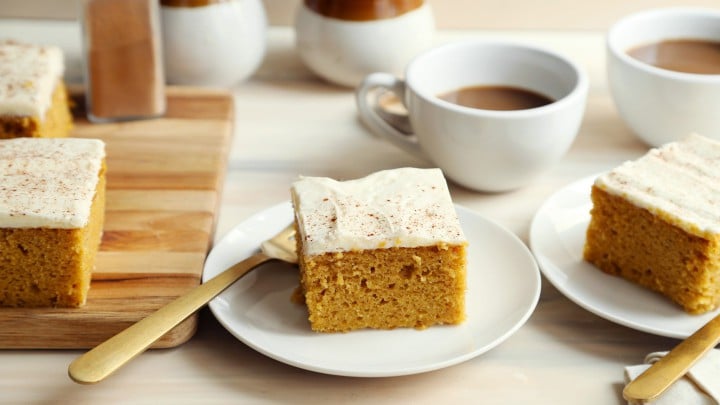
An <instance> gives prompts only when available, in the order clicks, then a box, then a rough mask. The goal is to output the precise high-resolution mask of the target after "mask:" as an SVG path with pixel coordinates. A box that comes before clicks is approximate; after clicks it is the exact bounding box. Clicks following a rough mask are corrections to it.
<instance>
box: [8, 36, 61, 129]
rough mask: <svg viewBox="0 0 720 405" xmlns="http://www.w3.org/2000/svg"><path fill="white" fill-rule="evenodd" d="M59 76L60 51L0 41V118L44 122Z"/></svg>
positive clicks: (48, 47)
mask: <svg viewBox="0 0 720 405" xmlns="http://www.w3.org/2000/svg"><path fill="white" fill-rule="evenodd" d="M63 73H64V61H63V54H62V51H61V50H60V48H58V47H56V46H39V45H29V44H22V43H18V42H14V41H0V115H19V116H35V117H39V118H40V119H44V117H45V112H46V111H47V110H48V108H50V104H51V103H52V94H53V91H54V89H55V85H56V83H57V81H58V80H59V79H60V78H61V77H62V75H63Z"/></svg>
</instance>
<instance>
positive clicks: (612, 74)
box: [607, 8, 720, 146]
mask: <svg viewBox="0 0 720 405" xmlns="http://www.w3.org/2000/svg"><path fill="white" fill-rule="evenodd" d="M666 39H710V40H714V41H720V10H711V9H703V8H665V9H655V10H650V11H644V12H639V13H636V14H632V15H629V16H627V17H625V18H623V19H621V20H619V21H618V22H617V23H615V24H614V25H613V26H612V27H611V28H610V30H609V31H608V35H607V71H608V83H609V86H610V91H611V93H612V97H613V100H614V101H615V105H616V106H617V109H618V111H619V113H620V116H621V117H622V118H623V120H624V121H625V122H626V123H627V124H628V126H629V127H630V128H631V129H632V130H633V131H634V132H635V133H636V134H637V135H638V136H639V137H640V138H641V139H642V140H643V141H645V142H646V143H647V144H649V145H652V146H659V145H662V144H664V143H667V142H671V141H675V140H678V139H680V138H683V137H685V136H686V135H688V134H689V133H691V132H696V133H699V134H702V135H704V136H708V137H714V138H718V139H720V75H702V74H693V73H683V72H675V71H671V70H666V69H661V68H657V67H655V66H652V65H649V64H647V63H644V62H641V61H639V60H636V59H634V58H632V57H631V56H629V55H628V54H627V51H628V50H629V49H632V48H634V47H636V46H640V45H646V44H651V43H654V42H659V41H662V40H666Z"/></svg>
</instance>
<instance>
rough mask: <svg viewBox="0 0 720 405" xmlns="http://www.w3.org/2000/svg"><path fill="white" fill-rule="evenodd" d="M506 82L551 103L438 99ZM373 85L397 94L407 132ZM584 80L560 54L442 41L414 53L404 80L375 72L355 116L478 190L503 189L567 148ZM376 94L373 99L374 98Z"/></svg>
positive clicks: (365, 85)
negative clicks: (511, 106) (381, 108)
mask: <svg viewBox="0 0 720 405" xmlns="http://www.w3.org/2000/svg"><path fill="white" fill-rule="evenodd" d="M478 85H503V86H513V87H520V88H524V89H527V90H532V91H535V92H538V93H540V94H543V95H546V96H548V97H550V98H551V99H553V100H555V101H554V102H553V103H551V104H548V105H545V106H542V107H537V108H532V109H525V110H513V111H496V110H482V109H477V108H470V107H464V106H460V105H457V104H453V103H450V102H448V101H445V100H442V99H440V98H439V97H438V95H439V94H443V93H446V92H450V91H453V90H457V89H460V88H463V87H471V86H478ZM376 89H386V90H387V91H391V92H393V93H395V94H396V95H397V97H398V98H399V99H400V100H402V103H403V104H404V106H405V108H406V109H407V110H408V116H409V127H410V128H411V129H412V132H413V133H412V134H406V133H403V132H401V131H399V130H397V129H396V128H397V127H398V126H397V125H391V124H390V123H388V121H386V120H385V119H384V118H383V116H384V115H383V116H381V115H379V114H378V112H377V108H376V107H377V106H376V105H375V103H376V102H377V100H376V99H373V98H372V97H369V96H372V95H375V94H376V93H378V92H377V91H373V90H376ZM587 91H588V80H587V77H586V75H585V74H584V72H582V71H581V70H580V69H579V68H578V66H577V65H576V64H575V63H573V62H572V61H570V60H569V59H567V58H565V57H564V56H562V55H560V54H558V53H556V52H553V51H550V50H546V49H542V48H538V47H534V46H529V45H523V44H514V43H507V42H497V41H479V40H475V41H468V42H456V43H450V44H447V45H443V46H440V47H437V48H434V49H432V50H430V51H427V52H425V53H423V54H421V55H420V56H418V57H416V58H415V59H413V60H412V61H411V62H410V64H409V65H408V67H407V69H406V72H405V79H400V78H397V77H395V76H393V75H391V74H388V73H373V74H371V75H369V76H367V77H366V78H365V80H364V81H363V82H362V84H361V85H360V86H359V87H358V89H357V91H356V101H357V107H358V110H359V115H360V119H361V120H362V121H363V123H365V125H366V126H367V127H369V128H370V130H371V131H372V132H374V133H375V134H377V135H379V136H381V137H383V138H385V139H387V140H389V141H390V142H392V143H393V144H395V145H397V146H399V147H401V148H403V149H405V150H407V151H409V152H411V153H413V154H415V155H417V156H420V157H424V158H427V159H429V160H430V161H431V162H433V163H434V164H435V165H437V166H438V167H440V168H441V169H442V170H443V172H444V173H445V175H446V176H448V177H449V178H450V179H451V180H453V181H455V182H456V183H458V184H460V185H463V186H465V187H468V188H471V189H474V190H480V191H492V192H495V191H506V190H511V189H515V188H518V187H521V186H524V185H527V184H528V183H530V182H531V181H532V180H533V179H534V178H535V177H537V176H538V175H539V174H540V173H542V172H543V171H544V170H546V169H548V168H549V167H551V166H552V165H553V164H554V163H556V162H557V161H558V160H560V159H561V157H562V156H563V155H564V154H565V153H566V152H567V150H568V148H569V147H570V145H571V144H572V142H573V140H574V139H575V136H576V134H577V132H578V128H579V126H580V122H581V121H582V116H583V112H584V109H585V101H586V98H587ZM373 100H374V101H375V102H373Z"/></svg>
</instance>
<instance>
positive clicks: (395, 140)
mask: <svg viewBox="0 0 720 405" xmlns="http://www.w3.org/2000/svg"><path fill="white" fill-rule="evenodd" d="M378 88H382V89H386V90H388V91H389V92H391V93H394V94H395V95H396V96H397V97H398V99H400V100H401V101H402V103H403V105H404V104H405V90H406V89H405V81H404V80H402V79H398V78H396V77H395V76H393V75H391V74H389V73H382V72H379V73H371V74H369V75H368V76H366V77H365V79H364V80H363V81H362V83H360V86H358V88H357V90H356V91H355V102H356V104H357V108H358V114H359V116H360V121H362V123H363V124H365V125H366V126H367V127H368V128H369V129H370V131H372V132H373V133H374V134H376V135H378V136H381V137H383V138H385V139H386V140H388V141H389V142H390V143H392V144H393V145H395V146H397V147H399V148H400V149H403V150H405V151H407V152H409V153H411V154H413V155H415V156H417V157H419V158H421V159H428V157H427V155H426V154H425V152H423V150H422V149H421V148H420V143H419V142H418V139H417V136H416V135H415V134H413V133H412V132H404V131H401V130H399V129H398V128H401V127H404V128H410V124H409V122H405V123H395V124H394V125H393V123H391V122H388V120H387V117H383V116H382V115H380V114H378V112H377V111H376V108H375V106H376V105H377V104H378V103H377V97H374V100H375V102H374V103H368V95H369V94H370V92H371V91H372V90H376V89H378ZM396 117H397V116H396ZM403 119H404V120H407V118H403Z"/></svg>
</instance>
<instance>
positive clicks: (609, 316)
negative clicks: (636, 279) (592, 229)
mask: <svg viewBox="0 0 720 405" xmlns="http://www.w3.org/2000/svg"><path fill="white" fill-rule="evenodd" d="M604 173H607V170H605V171H602V172H598V173H595V174H591V175H588V176H584V177H581V178H579V179H576V180H574V181H572V182H570V183H568V184H565V185H564V186H562V187H561V188H559V189H558V190H556V191H555V192H553V193H552V194H551V195H550V196H548V197H547V198H546V199H545V200H544V201H543V203H542V204H541V205H540V207H539V208H538V210H537V211H536V212H535V215H534V216H533V219H532V221H531V224H530V232H529V238H528V245H529V248H530V250H531V251H532V253H533V255H534V256H535V260H536V261H537V264H538V266H539V267H540V272H541V273H542V275H543V276H544V277H545V278H546V279H547V280H548V281H549V282H550V283H551V284H552V285H553V286H554V287H555V288H556V289H557V290H558V291H559V292H560V293H561V294H562V295H563V296H565V297H566V298H568V299H569V300H570V301H572V302H573V303H575V304H576V305H578V306H579V307H581V308H583V309H585V310H586V311H588V312H590V313H593V314H595V315H597V316H599V317H601V318H603V319H606V320H608V321H610V322H613V323H615V324H618V325H621V326H625V327H628V328H631V329H634V330H637V331H641V332H645V333H649V334H652V335H656V336H664V337H670V338H675V339H684V338H687V337H688V336H690V335H691V334H692V333H693V332H694V331H686V330H680V329H678V328H674V329H673V328H672V327H671V328H658V327H654V326H652V325H648V324H647V323H643V322H642V320H636V319H628V318H627V317H623V316H621V314H618V313H615V312H614V311H608V310H605V309H602V308H598V307H596V306H594V305H592V304H590V303H588V302H586V301H584V300H583V299H582V298H581V297H580V296H579V295H578V293H577V292H575V291H574V289H573V288H569V287H571V285H570V283H562V282H561V281H562V280H559V279H558V277H557V276H556V274H555V272H554V271H552V270H551V269H548V268H547V267H549V266H550V265H551V266H554V267H557V268H558V269H561V271H562V274H565V275H567V274H568V273H567V269H563V268H562V266H559V265H557V264H554V263H552V264H549V263H546V258H547V257H549V256H548V255H545V254H543V252H538V245H539V244H540V243H539V242H538V240H539V235H538V233H539V232H540V231H539V228H540V226H541V223H542V221H546V220H547V218H546V217H547V215H548V211H549V210H550V208H549V207H550V206H551V204H553V203H555V202H556V200H557V199H559V198H560V197H561V196H563V195H565V194H569V192H570V191H571V190H574V189H578V188H579V187H581V186H583V185H585V184H587V188H588V191H587V200H586V202H587V203H588V204H591V206H592V201H591V199H590V187H591V185H592V183H593V181H594V179H596V178H597V177H599V176H600V175H602V174H604ZM586 220H587V222H589V220H590V212H589V211H588V212H587V219H586ZM584 221H585V220H584ZM584 238H585V236H584V234H583V244H584V240H585V239H584ZM588 265H589V266H592V265H591V264H589V263H588ZM598 271H599V270H598ZM608 277H610V275H608ZM631 285H632V286H634V287H637V288H638V289H641V290H640V291H644V292H652V291H650V290H647V289H644V288H642V287H640V286H637V285H634V284H631ZM655 294H659V293H655ZM659 297H660V298H663V299H667V298H664V297H662V296H659ZM677 309H678V314H679V315H687V316H688V317H692V316H693V315H690V314H687V313H685V312H684V311H682V309H681V308H679V307H678V308H677ZM718 312H720V308H719V309H716V310H714V311H710V312H708V313H706V314H700V315H699V316H711V315H712V316H714V315H716V313H718ZM690 319H692V318H690ZM704 323H705V322H704V321H703V320H702V319H700V318H698V326H697V327H698V328H699V327H701V326H702V325H703V324H704Z"/></svg>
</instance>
